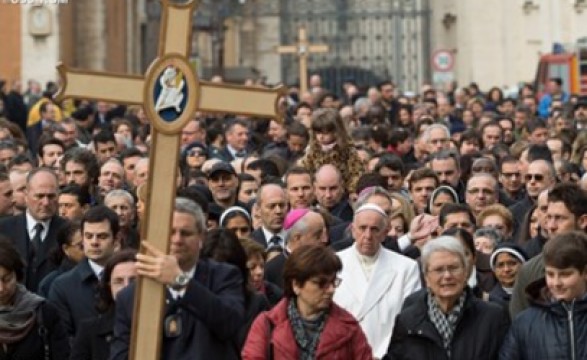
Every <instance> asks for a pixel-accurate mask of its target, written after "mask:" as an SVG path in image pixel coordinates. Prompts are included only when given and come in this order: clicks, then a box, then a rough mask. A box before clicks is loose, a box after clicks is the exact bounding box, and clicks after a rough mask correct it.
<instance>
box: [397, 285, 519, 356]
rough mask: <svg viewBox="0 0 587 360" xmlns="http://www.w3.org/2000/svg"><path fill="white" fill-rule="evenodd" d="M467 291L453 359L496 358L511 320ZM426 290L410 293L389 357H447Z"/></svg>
mask: <svg viewBox="0 0 587 360" xmlns="http://www.w3.org/2000/svg"><path fill="white" fill-rule="evenodd" d="M466 291H467V298H466V300H465V305H464V308H463V312H462V314H461V318H460V319H459V320H458V322H457V327H456V330H455V333H454V337H453V340H452V348H451V352H452V359H455V360H469V359H470V360H473V359H475V360H494V359H496V358H497V354H498V352H499V349H500V347H501V344H502V341H503V338H504V336H505V334H506V332H507V330H508V327H509V324H510V320H509V316H508V314H507V312H506V311H505V310H504V309H502V308H501V307H500V306H497V305H495V304H491V303H487V302H484V301H482V300H479V299H477V298H475V296H473V295H472V294H471V292H470V290H466ZM426 299H427V290H426V289H422V290H420V291H418V292H416V293H414V294H412V295H410V296H409V297H408V298H407V299H406V301H405V303H404V307H403V309H402V311H401V313H400V314H399V315H398V316H397V318H396V320H395V326H394V328H393V335H392V337H391V342H390V344H389V349H388V353H387V355H386V359H393V360H399V359H410V360H427V359H430V360H444V359H448V357H447V354H446V351H445V350H444V347H443V345H442V337H441V335H440V334H439V333H438V331H437V330H436V327H435V326H434V324H433V323H432V321H430V319H429V317H428V304H427V300H426Z"/></svg>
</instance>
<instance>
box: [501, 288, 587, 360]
mask: <svg viewBox="0 0 587 360" xmlns="http://www.w3.org/2000/svg"><path fill="white" fill-rule="evenodd" d="M526 292H527V295H528V297H529V299H530V304H531V305H530V307H529V308H528V309H526V310H525V311H523V312H521V313H520V314H519V315H518V316H517V317H516V318H515V319H514V321H513V323H512V327H511V329H510V331H509V332H508V335H507V337H506V339H505V341H504V343H503V346H502V348H501V351H500V352H499V358H500V360H510V359H512V360H513V359H515V360H526V359H528V360H558V359H576V360H579V359H587V299H582V300H577V301H575V302H574V303H573V304H566V305H564V304H562V303H561V302H560V301H555V302H552V301H551V300H550V295H549V294H548V293H547V291H546V282H545V281H544V279H540V280H538V281H535V282H533V283H532V284H530V286H528V288H527V291H526ZM571 334H572V335H571ZM573 338H574V342H573V341H572V339H573ZM573 349H574V350H575V353H574V356H573V353H572V351H573Z"/></svg>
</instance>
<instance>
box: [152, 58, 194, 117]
mask: <svg viewBox="0 0 587 360" xmlns="http://www.w3.org/2000/svg"><path fill="white" fill-rule="evenodd" d="M159 84H160V86H156V87H155V96H156V97H157V103H156V104H155V111H158V112H159V114H161V111H162V110H166V109H169V108H172V109H175V112H176V113H181V111H182V108H183V107H184V106H185V101H184V100H185V99H186V98H187V95H188V94H187V88H185V80H184V77H183V74H182V73H181V72H180V71H178V69H177V68H176V67H175V66H168V67H167V68H166V69H165V71H163V74H161V76H160V77H159ZM162 117H163V118H165V117H164V116H163V115H162Z"/></svg>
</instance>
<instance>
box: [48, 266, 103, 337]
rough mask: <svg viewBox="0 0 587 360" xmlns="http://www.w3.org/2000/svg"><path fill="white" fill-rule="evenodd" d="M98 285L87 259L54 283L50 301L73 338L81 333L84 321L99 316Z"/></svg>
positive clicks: (50, 292)
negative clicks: (97, 302)
mask: <svg viewBox="0 0 587 360" xmlns="http://www.w3.org/2000/svg"><path fill="white" fill-rule="evenodd" d="M98 283H99V280H98V278H97V277H96V274H95V273H94V271H93V270H92V268H91V267H90V264H89V263H88V260H87V259H83V260H82V261H80V262H79V264H77V265H76V266H75V267H74V268H73V269H71V270H70V271H68V272H66V273H65V274H63V275H61V276H59V277H58V278H57V279H55V280H54V281H53V285H51V290H49V300H51V301H52V302H53V303H54V304H55V307H57V310H59V314H60V315H61V318H62V319H63V324H64V326H65V330H66V331H67V333H68V334H69V336H72V337H73V336H74V335H75V334H76V332H77V331H79V329H80V325H81V322H82V321H83V320H87V319H91V318H93V317H96V316H98V315H99V313H98V310H96V301H97V298H98Z"/></svg>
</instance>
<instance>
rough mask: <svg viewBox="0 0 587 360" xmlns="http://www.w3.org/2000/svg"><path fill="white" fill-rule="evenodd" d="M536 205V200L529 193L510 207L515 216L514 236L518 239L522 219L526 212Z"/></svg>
mask: <svg viewBox="0 0 587 360" xmlns="http://www.w3.org/2000/svg"><path fill="white" fill-rule="evenodd" d="M532 206H534V200H532V199H531V198H530V197H529V196H528V195H527V194H526V196H524V198H523V199H522V200H520V201H518V202H517V203H515V204H514V205H512V206H510V207H509V208H508V209H509V210H510V211H511V213H512V215H513V217H514V233H513V236H512V237H513V238H514V239H517V238H518V235H519V233H520V230H521V229H520V226H521V225H522V221H524V218H525V216H526V213H528V211H530V209H531V208H532Z"/></svg>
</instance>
